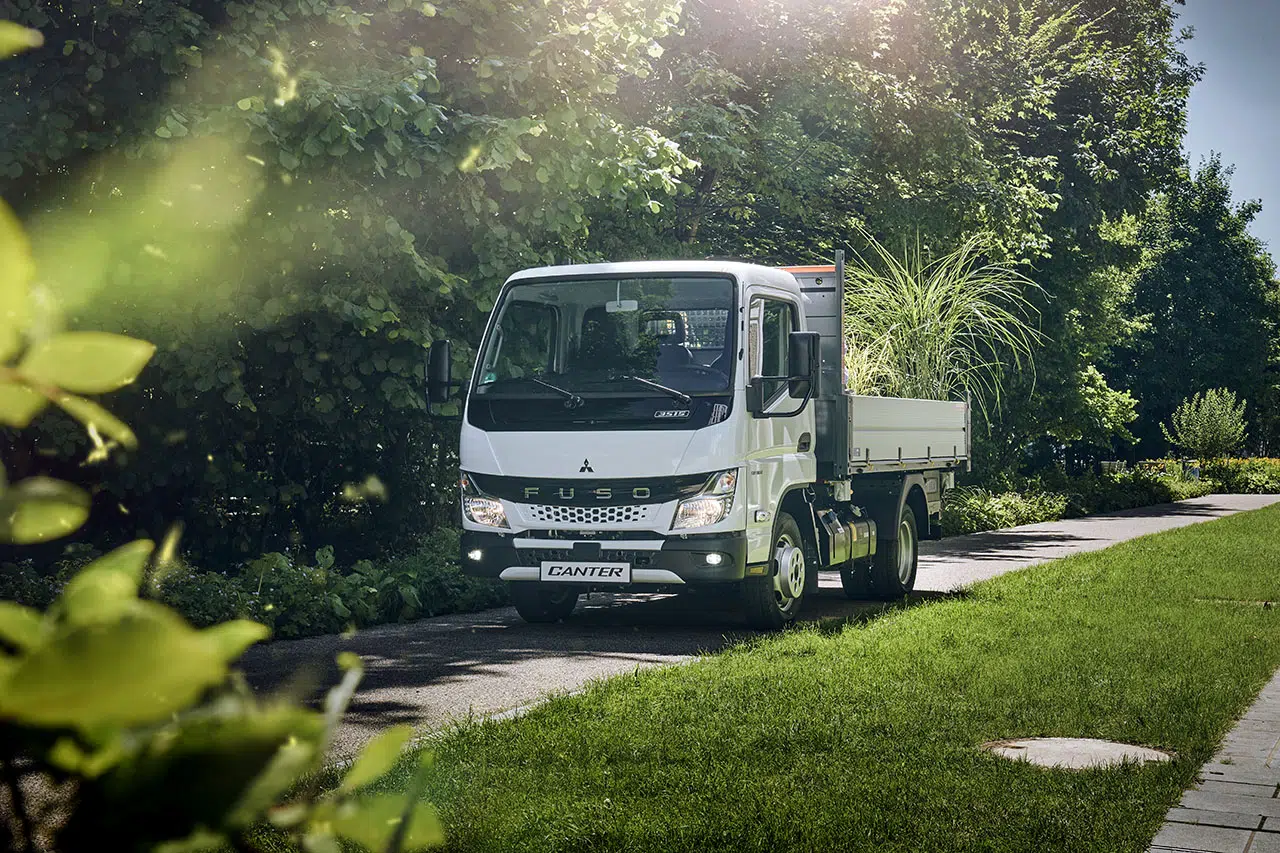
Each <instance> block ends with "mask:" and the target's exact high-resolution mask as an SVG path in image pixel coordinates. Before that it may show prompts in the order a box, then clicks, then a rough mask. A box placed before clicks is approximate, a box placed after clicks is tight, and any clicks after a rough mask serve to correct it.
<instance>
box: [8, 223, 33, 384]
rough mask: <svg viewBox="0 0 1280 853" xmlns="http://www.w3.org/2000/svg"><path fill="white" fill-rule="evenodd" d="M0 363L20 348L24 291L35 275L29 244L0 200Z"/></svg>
mask: <svg viewBox="0 0 1280 853" xmlns="http://www.w3.org/2000/svg"><path fill="white" fill-rule="evenodd" d="M0 258H3V259H4V263H2V264H0V361H8V360H9V359H11V358H13V356H14V355H16V354H17V352H18V350H19V349H20V348H21V347H22V333H23V332H24V331H25V330H26V326H27V311H28V298H27V288H28V287H29V286H30V284H31V279H32V277H33V276H34V275H35V272H36V265H35V261H34V260H33V259H32V257H31V243H30V242H29V241H28V240H27V235H26V232H24V231H23V230H22V224H21V223H20V222H18V217H17V216H15V215H14V213H13V211H12V210H10V209H9V205H7V204H5V203H4V201H2V200H0Z"/></svg>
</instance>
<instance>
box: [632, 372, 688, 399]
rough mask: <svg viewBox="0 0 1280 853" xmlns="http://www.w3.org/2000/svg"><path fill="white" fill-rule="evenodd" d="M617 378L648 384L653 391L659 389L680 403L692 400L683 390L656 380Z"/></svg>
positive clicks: (633, 377)
mask: <svg viewBox="0 0 1280 853" xmlns="http://www.w3.org/2000/svg"><path fill="white" fill-rule="evenodd" d="M618 378H619V379H630V380H631V381H632V382H639V383H640V384H641V385H648V386H649V387H650V388H652V389H654V390H655V391H661V392H662V393H664V394H666V395H668V396H670V397H674V398H675V399H677V400H679V401H680V402H681V403H684V404H685V405H688V404H689V403H692V402H693V398H692V397H690V396H689V395H688V394H686V393H684V392H683V391H677V390H676V389H675V388H668V387H667V386H666V385H661V384H659V383H657V382H652V381H650V380H648V379H643V378H641V377H639V376H619V377H618Z"/></svg>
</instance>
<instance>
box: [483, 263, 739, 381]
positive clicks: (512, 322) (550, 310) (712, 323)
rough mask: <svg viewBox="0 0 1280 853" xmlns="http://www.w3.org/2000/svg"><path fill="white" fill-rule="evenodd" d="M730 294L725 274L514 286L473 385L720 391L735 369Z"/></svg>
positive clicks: (502, 306)
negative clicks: (659, 386) (720, 275)
mask: <svg viewBox="0 0 1280 853" xmlns="http://www.w3.org/2000/svg"><path fill="white" fill-rule="evenodd" d="M733 301H734V286H733V282H732V280H730V279H728V278H712V277H701V278H694V277H678V278H625V279H622V278H607V279H605V278H599V279H589V280H575V281H530V282H528V283H521V284H517V285H515V286H514V287H511V288H509V289H508V290H507V291H506V294H505V296H504V297H503V299H502V301H501V303H500V304H499V305H498V307H497V309H496V310H497V317H498V320H497V322H496V323H495V324H494V328H493V329H492V331H491V332H490V334H489V339H488V341H487V343H486V345H485V350H484V352H483V353H482V355H481V357H480V370H479V371H477V374H476V388H475V393H476V394H477V395H482V396H484V395H493V396H506V395H508V394H519V395H527V394H531V393H536V394H537V395H538V396H547V395H554V394H555V393H557V390H555V389H551V388H549V387H548V386H547V384H546V383H550V384H551V385H554V386H556V389H558V391H559V392H560V393H562V394H563V395H565V396H566V397H567V396H569V395H582V396H583V397H589V396H592V395H596V396H599V395H601V394H607V395H615V396H616V395H632V396H643V397H653V396H662V395H663V394H664V393H668V392H674V393H675V395H676V396H677V397H680V396H684V395H689V396H698V395H710V394H723V393H724V392H725V391H726V390H727V389H728V388H729V384H730V379H731V376H732V373H733V362H734V358H733V307H734V306H733ZM637 378H638V379H641V380H647V383H646V382H640V381H636V380H637ZM536 380H541V381H536ZM648 383H658V385H661V386H664V388H665V389H667V391H665V392H664V391H663V390H660V389H657V388H655V387H654V386H653V385H652V384H648Z"/></svg>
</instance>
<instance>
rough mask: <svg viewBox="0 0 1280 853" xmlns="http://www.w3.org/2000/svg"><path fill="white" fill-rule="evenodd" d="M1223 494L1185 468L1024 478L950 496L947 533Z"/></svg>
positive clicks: (945, 513) (945, 507)
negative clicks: (1191, 476)
mask: <svg viewBox="0 0 1280 853" xmlns="http://www.w3.org/2000/svg"><path fill="white" fill-rule="evenodd" d="M1277 470H1280V465H1278V466H1277ZM1217 490H1218V484H1217V483H1216V482H1214V481H1211V480H1187V479H1184V478H1183V476H1182V469H1181V466H1178V467H1177V468H1176V470H1175V469H1174V468H1171V467H1168V466H1166V467H1165V469H1164V472H1163V473H1162V472H1161V471H1160V470H1159V469H1156V470H1128V471H1115V472H1108V473H1106V474H1085V475H1083V476H1077V477H1069V476H1067V475H1066V474H1065V473H1062V472H1060V471H1059V472H1051V473H1049V474H1044V475H1040V476H1038V477H1031V478H1023V479H1020V480H1013V479H1007V478H1006V479H999V480H994V481H992V482H991V483H989V484H987V485H986V486H981V487H980V486H967V487H963V488H959V489H953V490H951V491H949V492H947V495H946V499H945V501H944V502H943V510H942V531H943V535H945V536H958V535H961V534H964V533H979V532H981V531H984V530H998V529H1001V528H1005V527H1017V526H1019V525H1023V524H1036V523H1039V522H1042V521H1056V520H1057V519H1059V518H1078V517H1080V516H1084V515H1093V514H1095V513H1105V512H1118V511H1120V510H1125V509H1136V508H1138V507H1144V506H1154V505H1157V504H1164V503H1173V502H1174V501H1180V500H1186V499H1187V498H1195V497H1201V496H1203V495H1207V494H1210V493H1212V492H1214V491H1217Z"/></svg>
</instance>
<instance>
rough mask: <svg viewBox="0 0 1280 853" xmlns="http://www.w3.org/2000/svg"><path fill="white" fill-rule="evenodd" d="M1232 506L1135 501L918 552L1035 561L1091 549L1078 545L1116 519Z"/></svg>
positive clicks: (1104, 537)
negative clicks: (1120, 507) (1131, 506)
mask: <svg viewBox="0 0 1280 853" xmlns="http://www.w3.org/2000/svg"><path fill="white" fill-rule="evenodd" d="M1231 511H1232V508H1231V507H1230V506H1229V505H1227V504H1220V503H1218V502H1215V501H1213V500H1212V499H1200V500H1197V501H1195V502H1189V501H1184V502H1180V503H1173V504H1160V505H1157V506H1146V507H1139V508H1137V509H1128V510H1120V511H1117V512H1111V513H1103V514H1100V515H1090V516H1087V517H1085V518H1074V519H1063V520H1061V521H1048V522H1044V523H1043V524H1032V525H1026V526H1023V527H1013V528H1008V529H1005V530H991V531H987V532H984V533H969V534H966V535H963V536H952V537H948V538H946V539H942V540H938V541H932V542H922V543H921V544H920V556H921V558H922V559H923V560H928V561H930V562H932V561H937V560H944V559H949V558H953V557H957V558H962V559H964V560H971V561H976V562H984V561H995V562H1002V561H1008V560H1017V561H1018V562H1020V563H1034V562H1037V560H1038V559H1039V558H1040V557H1042V556H1045V557H1049V556H1055V557H1056V556H1060V555H1061V554H1062V553H1064V552H1066V551H1068V550H1070V551H1075V550H1089V549H1088V548H1087V547H1082V546H1088V544H1089V543H1107V544H1110V543H1112V542H1114V541H1115V540H1116V535H1115V532H1114V526H1115V525H1117V524H1119V525H1121V527H1122V528H1123V527H1124V522H1126V521H1132V522H1141V521H1143V520H1147V519H1169V518H1174V519H1185V520H1187V521H1196V520H1204V519H1209V518H1217V517H1219V516H1221V515H1223V514H1224V513H1229V512H1231ZM1081 522H1084V523H1083V524H1082V523H1081ZM1109 527H1110V528H1111V529H1110V530H1108V528H1109ZM1093 534H1096V535H1093Z"/></svg>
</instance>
